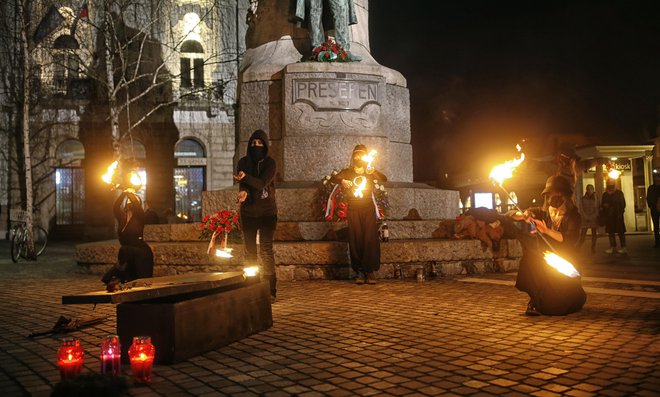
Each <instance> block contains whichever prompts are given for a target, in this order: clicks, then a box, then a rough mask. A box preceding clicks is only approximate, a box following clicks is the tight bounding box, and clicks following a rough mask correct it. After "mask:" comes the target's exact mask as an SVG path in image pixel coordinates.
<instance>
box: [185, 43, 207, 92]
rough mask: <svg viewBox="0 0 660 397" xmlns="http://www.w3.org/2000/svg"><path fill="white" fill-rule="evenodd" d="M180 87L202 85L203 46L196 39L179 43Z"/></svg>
mask: <svg viewBox="0 0 660 397" xmlns="http://www.w3.org/2000/svg"><path fill="white" fill-rule="evenodd" d="M181 87H183V88H192V87H195V88H201V87H204V48H203V47H202V44H201V43H200V42H198V41H195V40H186V41H184V42H183V44H181Z"/></svg>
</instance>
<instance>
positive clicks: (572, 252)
mask: <svg viewBox="0 0 660 397" xmlns="http://www.w3.org/2000/svg"><path fill="white" fill-rule="evenodd" d="M542 195H543V197H544V206H543V208H530V209H528V210H526V211H525V214H523V215H521V214H519V213H514V214H512V217H514V219H516V220H519V221H523V220H524V221H525V222H527V223H528V224H530V225H532V226H533V228H532V232H531V233H528V232H526V231H523V232H520V233H519V235H518V240H519V241H520V244H521V245H522V249H523V255H522V258H521V259H520V265H519V268H518V276H517V278H516V288H517V289H519V290H520V291H523V292H526V293H527V294H528V295H529V297H530V300H529V303H528V305H527V310H526V312H525V314H527V315H529V316H536V315H539V314H545V315H551V316H563V315H566V314H570V313H574V312H577V311H579V310H580V309H582V306H583V305H584V303H585V301H586V299H587V296H586V294H585V292H584V289H583V288H582V281H581V278H580V275H572V276H566V275H564V274H562V273H560V272H559V271H557V270H555V269H554V268H552V267H551V266H549V265H548V264H546V261H545V258H544V252H545V251H553V250H554V251H556V252H555V253H556V254H557V255H559V256H561V257H562V258H564V259H566V260H568V261H569V262H572V261H574V260H576V258H577V253H578V249H577V247H578V245H579V240H580V227H581V218H580V213H579V212H578V210H577V207H575V205H574V204H573V201H572V200H573V188H572V186H571V185H570V183H569V182H568V181H567V180H566V178H564V177H562V176H551V177H550V178H548V180H547V181H546V184H545V189H544V190H543V193H542ZM537 234H542V235H544V237H545V240H544V239H541V238H539V237H537ZM546 241H547V242H549V243H550V244H551V246H548V244H547V243H546ZM573 263H574V264H575V267H576V268H578V269H579V266H578V265H577V263H575V262H573Z"/></svg>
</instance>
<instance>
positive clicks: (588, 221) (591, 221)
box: [578, 185, 600, 254]
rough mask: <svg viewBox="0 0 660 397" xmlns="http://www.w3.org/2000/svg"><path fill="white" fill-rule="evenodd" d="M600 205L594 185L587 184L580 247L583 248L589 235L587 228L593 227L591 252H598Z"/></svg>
mask: <svg viewBox="0 0 660 397" xmlns="http://www.w3.org/2000/svg"><path fill="white" fill-rule="evenodd" d="M599 208H600V205H599V204H598V199H597V198H596V193H595V189H594V185H587V191H586V193H584V196H582V211H581V212H580V216H581V217H582V231H581V232H580V242H579V244H578V247H579V248H582V244H584V240H585V239H586V237H587V230H588V229H591V253H592V254H593V253H595V252H596V240H597V239H598V210H599Z"/></svg>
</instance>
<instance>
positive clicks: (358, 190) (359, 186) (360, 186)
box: [353, 175, 367, 198]
mask: <svg viewBox="0 0 660 397" xmlns="http://www.w3.org/2000/svg"><path fill="white" fill-rule="evenodd" d="M358 181H360V182H358ZM353 184H354V185H355V191H353V196H354V197H359V198H362V197H364V194H363V193H362V191H364V188H365V187H366V186H367V178H366V177H365V176H364V175H360V176H356V177H355V179H353Z"/></svg>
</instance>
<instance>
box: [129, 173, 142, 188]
mask: <svg viewBox="0 0 660 397" xmlns="http://www.w3.org/2000/svg"><path fill="white" fill-rule="evenodd" d="M129 180H130V181H131V185H133V188H134V189H135V190H140V187H141V186H142V178H140V175H138V173H137V172H135V171H131V174H130V177H129Z"/></svg>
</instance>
